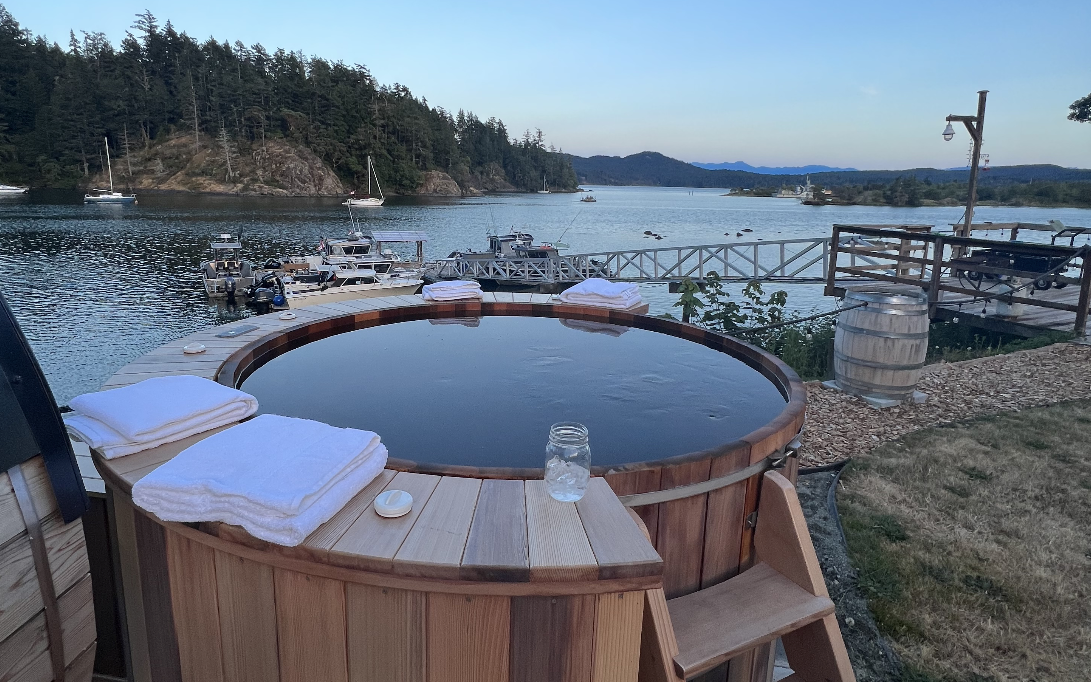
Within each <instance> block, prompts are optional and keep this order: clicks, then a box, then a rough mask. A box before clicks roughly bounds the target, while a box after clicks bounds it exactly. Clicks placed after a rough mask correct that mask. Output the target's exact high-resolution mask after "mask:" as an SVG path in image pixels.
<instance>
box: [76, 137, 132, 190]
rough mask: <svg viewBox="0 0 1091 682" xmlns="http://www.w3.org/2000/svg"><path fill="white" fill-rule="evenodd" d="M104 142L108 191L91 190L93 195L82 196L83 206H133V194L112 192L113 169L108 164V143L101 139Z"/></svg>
mask: <svg viewBox="0 0 1091 682" xmlns="http://www.w3.org/2000/svg"><path fill="white" fill-rule="evenodd" d="M103 140H105V141H106V170H107V172H108V173H109V174H110V189H109V190H105V189H95V190H91V191H93V192H95V194H85V195H83V203H85V204H135V203H136V195H135V194H122V193H121V192H115V191H114V168H113V165H111V163H110V141H109V140H108V139H106V138H103Z"/></svg>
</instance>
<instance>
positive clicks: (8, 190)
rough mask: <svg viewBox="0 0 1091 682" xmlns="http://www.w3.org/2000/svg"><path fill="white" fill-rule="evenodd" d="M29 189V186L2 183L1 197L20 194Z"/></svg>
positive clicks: (0, 187) (0, 188)
mask: <svg viewBox="0 0 1091 682" xmlns="http://www.w3.org/2000/svg"><path fill="white" fill-rule="evenodd" d="M29 191H30V188H29V187H13V186H11V185H0V197H15V196H20V195H23V194H26V193H27V192H29Z"/></svg>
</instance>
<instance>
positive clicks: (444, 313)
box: [217, 301, 805, 597]
mask: <svg viewBox="0 0 1091 682" xmlns="http://www.w3.org/2000/svg"><path fill="white" fill-rule="evenodd" d="M217 379H218V380H219V381H220V382H221V383H224V384H227V385H230V386H233V387H238V388H241V389H242V390H245V391H247V392H249V393H252V394H254V395H255V396H256V397H257V398H258V402H259V404H260V405H261V409H262V411H263V412H269V413H274V414H282V415H287V416H293V417H303V418H309V419H316V420H320V421H323V422H326V423H329V424H332V425H334V426H341V427H354V428H362V429H368V430H373V431H375V432H377V433H379V434H381V436H382V438H383V441H384V443H385V444H386V445H387V447H388V448H389V450H390V456H391V459H390V462H389V463H388V468H390V469H395V470H399V471H408V472H418V473H426V474H436V475H445V476H465V477H470V478H479V479H526V480H534V479H541V478H542V475H543V470H542V465H543V460H544V446H545V440H546V435H547V433H548V430H549V426H550V424H552V423H555V422H560V421H579V422H582V423H584V424H586V425H587V426H588V428H589V430H590V437H591V453H592V455H591V461H592V473H593V474H594V475H596V476H604V477H605V478H606V480H607V482H608V483H609V484H610V486H611V487H612V488H613V490H614V492H615V493H616V494H617V495H619V496H622V497H623V501H624V502H625V503H626V504H628V505H629V506H632V507H633V508H634V509H635V510H636V511H637V512H638V513H639V514H640V515H641V517H642V519H643V520H644V522H645V525H646V526H647V527H648V531H649V533H650V535H651V539H652V542H653V544H654V545H655V547H656V549H657V550H658V552H659V553H660V555H661V556H662V557H663V559H664V562H665V568H664V586H665V589H666V593H667V596H668V597H673V596H677V595H681V594H686V593H689V592H692V591H694V590H697V589H699V588H701V587H707V586H709V585H712V584H715V583H718V582H721V581H723V580H725V579H727V578H729V577H731V576H732V575H734V574H735V573H737V572H738V570H739V568H740V566H742V567H745V566H746V563H747V560H748V558H749V555H750V551H749V546H750V532H749V530H750V529H749V527H748V526H749V524H748V521H747V517H748V516H749V515H750V514H751V513H752V512H753V511H755V510H756V508H757V493H758V489H757V487H758V485H759V481H760V473H761V472H762V471H763V470H764V468H765V466H766V465H767V463H768V462H769V461H770V460H771V459H778V456H779V455H780V454H782V453H783V452H784V450H785V448H786V446H788V444H789V443H790V442H791V441H792V440H793V439H794V438H795V437H796V435H797V433H798V432H799V429H800V427H801V425H802V420H803V413H804V404H805V393H804V390H803V388H802V385H801V384H800V382H799V379H798V378H797V377H796V375H795V374H794V373H793V372H792V371H791V370H790V369H789V368H787V367H786V366H785V365H784V364H783V363H781V362H780V361H779V360H777V359H776V358H774V357H773V356H771V355H769V354H767V353H765V352H763V351H761V350H759V349H757V348H754V347H753V346H749V345H747V344H744V343H741V342H739V341H737V340H735V339H732V338H729V337H725V336H722V335H719V334H714V333H711V332H707V331H704V330H701V329H699V328H696V327H693V326H691V325H685V324H681V323H678V322H674V321H670V320H664V319H658V318H652V317H646V316H640V315H634V314H631V313H624V312H619V311H611V310H603V309H595V308H588V307H582V306H568V305H557V304H535V303H517V302H514V301H512V302H506V301H492V302H482V303H478V302H470V303H445V304H428V305H421V306H410V307H399V308H394V309H389V310H381V311H360V312H357V313H354V314H347V315H344V316H340V317H336V318H333V319H325V320H322V321H316V322H313V323H300V324H298V325H296V326H295V327H294V328H292V329H290V330H286V331H285V332H283V333H281V334H276V335H267V336H265V337H263V338H260V339H256V340H254V341H252V342H250V343H248V344H247V345H246V346H244V347H243V348H241V349H239V350H238V351H237V352H235V353H234V354H232V355H231V356H230V357H229V358H228V359H227V361H226V362H225V363H224V364H223V366H222V367H221V368H220V370H219V372H218V374H217ZM782 462H783V463H786V464H787V465H788V468H789V471H787V472H785V473H786V474H787V475H788V476H789V478H793V479H794V463H795V460H794V459H791V458H789V459H784V460H782ZM747 470H749V472H750V473H749V475H746V474H747V473H748V472H747ZM740 478H741V480H734V479H740ZM717 479H721V480H719V481H717ZM732 481H734V482H732ZM725 482H726V483H729V484H727V485H724V484H723V483H725ZM702 484H703V485H702ZM686 486H693V487H690V488H687V487H686ZM659 491H662V492H659ZM657 492H658V495H655V496H648V495H645V496H644V497H643V498H641V497H640V494H649V493H657ZM629 496H632V497H629Z"/></svg>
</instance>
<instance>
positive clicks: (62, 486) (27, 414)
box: [0, 296, 96, 682]
mask: <svg viewBox="0 0 1091 682" xmlns="http://www.w3.org/2000/svg"><path fill="white" fill-rule="evenodd" d="M88 506H89V503H88V499H87V493H86V491H85V490H84V488H83V479H82V477H81V476H80V475H79V468H78V467H77V465H76V456H75V454H74V453H73V452H72V445H71V442H70V441H69V440H68V436H67V435H66V434H65V430H64V425H63V423H62V422H61V415H60V412H59V410H58V409H57V404H56V403H55V402H54V400H53V394H52V393H51V392H50V390H49V385H48V384H47V383H46V380H45V376H44V375H43V374H42V370H41V368H40V367H39V366H38V363H37V361H36V360H35V358H34V354H33V353H32V352H31V350H30V345H29V344H28V343H27V340H26V338H25V337H24V336H23V333H22V331H21V330H20V329H19V325H18V324H17V323H16V321H15V317H14V315H12V312H11V309H10V308H8V306H7V303H6V302H5V301H4V299H3V297H2V296H0V681H2V682H49V681H50V680H65V681H68V682H88V681H89V680H90V679H91V672H92V668H93V667H94V662H95V641H96V635H95V609H94V603H93V598H92V594H91V575H90V572H91V569H90V564H89V563H88V560H87V547H86V545H85V540H84V535H83V524H82V523H81V522H80V516H82V515H83V514H84V512H86V511H87V508H88Z"/></svg>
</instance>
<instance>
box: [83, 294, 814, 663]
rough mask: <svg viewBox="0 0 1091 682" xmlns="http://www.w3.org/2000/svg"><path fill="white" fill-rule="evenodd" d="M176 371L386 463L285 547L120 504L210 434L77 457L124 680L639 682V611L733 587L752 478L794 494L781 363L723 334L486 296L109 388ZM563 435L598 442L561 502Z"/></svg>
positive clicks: (153, 363)
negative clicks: (378, 454) (576, 491)
mask: <svg viewBox="0 0 1091 682" xmlns="http://www.w3.org/2000/svg"><path fill="white" fill-rule="evenodd" d="M197 344H199V345H200V346H201V347H202V352H200V353H198V354H187V353H186V352H183V351H184V349H186V348H187V347H188V348H189V349H190V350H192V349H193V347H194V346H195V345H197ZM176 374H192V375H196V376H201V377H204V378H207V379H214V380H217V381H219V382H221V383H224V384H227V385H230V386H237V387H241V388H242V389H243V390H246V391H248V392H252V393H254V394H255V395H256V396H257V398H258V400H259V403H260V405H261V410H262V411H265V412H275V413H279V414H283V415H287V416H296V417H304V418H314V419H319V420H321V421H324V422H326V423H329V424H333V425H335V426H345V427H362V428H366V429H369V430H373V431H375V432H377V433H379V434H380V435H381V437H382V438H383V441H384V443H386V445H387V447H388V449H389V451H390V455H391V459H390V460H389V462H388V465H387V469H386V470H385V471H383V472H382V474H381V475H380V476H379V477H378V478H377V479H376V480H375V481H373V482H372V483H371V484H370V485H368V486H367V488H366V489H365V490H363V491H361V492H360V493H359V494H358V495H357V496H356V497H355V498H353V500H352V501H350V502H349V503H348V504H347V505H346V506H345V507H344V508H343V509H342V510H340V511H339V512H337V513H336V514H335V515H334V516H333V517H332V518H331V519H330V520H329V521H327V522H326V523H324V524H322V525H321V526H320V527H319V528H318V529H317V530H316V531H315V532H314V533H312V534H311V535H310V536H308V537H307V538H306V539H305V540H304V541H303V542H302V543H301V544H300V545H298V546H295V547H282V546H278V545H272V544H270V543H267V542H263V541H260V540H257V539H255V538H253V537H251V536H249V535H248V534H247V533H246V532H245V531H244V530H243V529H241V528H238V527H235V526H229V525H227V524H223V523H217V522H207V523H197V524H178V523H167V522H164V521H162V520H160V519H158V518H156V517H155V516H154V515H152V514H149V513H147V512H145V511H143V510H141V509H139V508H138V507H136V506H135V505H133V503H132V498H131V491H132V486H133V484H134V483H136V482H137V481H139V480H140V479H141V478H142V477H143V476H145V475H147V474H148V473H150V472H151V471H154V470H155V469H156V468H157V467H158V466H160V465H162V464H163V463H164V462H166V461H169V460H170V459H172V458H173V457H175V456H176V455H178V454H179V453H180V452H182V451H183V450H184V449H185V448H187V447H189V446H190V445H193V444H194V443H196V442H198V441H200V440H201V439H203V438H206V437H208V436H209V435H211V434H212V433H215V432H216V431H218V430H219V429H217V430H214V431H209V432H205V433H203V434H198V435H196V436H191V437H190V438H187V439H184V440H181V441H177V442H174V443H168V444H166V445H162V446H160V447H157V448H152V449H150V450H145V451H141V452H138V453H136V454H133V455H129V456H126V457H120V458H116V459H112V460H106V459H103V458H102V457H101V456H99V454H98V453H95V452H93V455H94V457H95V464H96V466H97V467H98V469H99V471H100V472H101V473H102V477H103V479H104V481H105V482H106V486H107V494H108V496H109V499H110V508H111V510H112V532H113V533H114V535H115V537H116V543H117V553H118V562H119V567H120V573H121V578H122V583H123V592H124V599H125V607H126V608H125V614H126V621H127V632H128V645H129V651H130V659H131V664H132V669H133V678H134V680H135V681H136V682H146V681H148V680H154V681H156V682H159V681H160V680H171V681H178V682H190V681H193V682H197V681H200V682H206V681H208V680H213V681H220V680H222V681H223V682H229V681H232V680H255V681H257V680H261V681H265V680H279V681H280V682H297V681H298V682H304V681H306V682H310V681H311V680H318V679H321V680H331V681H336V682H355V681H357V680H359V681H365V680H367V681H370V680H377V679H382V680H400V681H404V682H424V681H425V680H427V681H428V682H521V681H524V680H525V681H526V682H531V681H534V682H537V681H539V680H558V681H565V682H567V681H569V680H572V681H575V680H580V681H581V682H585V681H587V680H591V681H592V682H606V681H611V682H621V681H625V682H636V680H637V678H638V667H639V664H640V661H641V651H642V637H643V634H642V633H643V632H644V631H645V629H646V628H645V626H644V623H645V618H646V612H645V597H646V595H647V594H649V593H648V592H647V591H648V590H654V589H656V588H658V587H660V586H662V587H663V588H664V589H665V591H666V594H667V595H668V596H671V597H673V596H677V595H683V594H687V593H691V592H694V591H696V590H698V589H701V588H702V587H707V586H710V585H713V584H716V583H719V582H722V581H724V580H726V579H728V578H730V577H731V576H733V575H735V574H736V573H738V572H739V571H740V570H745V569H747V568H749V566H750V565H751V563H752V561H753V559H752V547H753V542H752V526H753V521H754V516H753V514H754V513H755V512H756V510H757V503H758V498H759V495H760V486H761V481H762V473H763V472H764V471H766V470H767V469H768V468H770V467H772V466H781V467H784V473H785V474H786V475H787V476H788V477H789V478H794V475H795V459H794V457H791V456H786V455H791V454H793V453H792V452H791V451H792V450H793V448H792V446H791V442H792V441H793V440H794V439H795V438H796V435H797V434H798V432H799V429H800V427H801V426H802V423H803V415H804V408H805V403H806V394H805V391H804V388H803V385H802V383H801V382H800V381H799V379H798V378H797V377H796V376H795V374H794V373H793V372H792V371H791V370H790V369H788V368H787V367H786V366H785V365H783V364H782V363H781V362H779V361H778V360H777V359H776V358H774V357H772V356H770V355H768V354H767V353H764V352H763V351H760V350H758V349H756V348H754V347H752V346H749V345H747V344H744V343H741V342H739V341H737V340H735V339H731V338H728V337H725V336H722V335H718V334H714V333H710V332H706V331H704V330H701V329H699V328H697V327H693V326H690V325H684V324H680V323H677V322H673V321H670V320H663V319H657V318H652V317H645V316H640V315H634V314H631V313H624V312H619V311H610V310H603V309H596V308H587V307H581V306H568V305H561V304H556V303H554V302H553V300H552V299H551V297H550V296H547V295H542V294H511V293H501V292H497V293H487V294H485V300H484V301H481V302H472V303H443V304H430V303H426V302H425V301H424V300H423V299H421V298H420V297H418V296H398V297H389V298H375V299H363V300H359V301H347V302H342V303H334V304H326V305H322V306H314V307H310V308H307V309H304V310H299V311H293V316H290V319H286V320H285V319H281V318H280V316H279V315H276V314H272V315H261V316H257V317H252V318H248V319H247V320H245V321H243V322H242V323H233V324H228V325H223V326H221V327H216V328H213V329H209V330H204V331H201V332H197V333H194V334H191V335H189V336H187V337H185V338H182V339H178V340H176V341H173V342H171V343H168V344H166V345H164V346H162V347H160V348H158V349H156V350H154V351H152V352H150V353H148V354H146V355H145V356H143V357H141V358H139V359H137V360H135V361H133V362H132V363H130V364H129V365H126V366H125V367H123V368H122V369H121V370H119V371H118V372H117V373H116V374H115V375H114V376H113V377H111V379H110V380H108V381H107V382H106V384H105V385H104V386H103V388H104V389H108V388H114V387H120V386H125V385H129V384H133V383H137V382H139V381H141V380H143V379H147V378H151V377H156V376H169V375H176ZM563 420H577V421H581V422H583V423H585V424H587V425H588V427H589V429H590V438H591V453H592V465H593V474H594V475H595V477H594V478H592V479H591V481H590V484H589V487H588V491H587V494H586V496H585V497H584V498H583V499H582V500H580V501H579V502H575V503H572V502H558V501H556V500H553V499H552V498H550V497H549V495H548V493H547V492H546V490H545V483H544V481H543V480H541V479H542V465H543V460H544V455H545V452H544V450H545V441H546V435H547V432H548V428H549V426H550V424H552V423H553V422H557V421H563ZM391 489H399V490H407V491H409V492H411V494H412V495H413V498H414V506H413V510H412V511H411V512H410V513H409V514H408V515H406V516H404V517H400V518H396V519H382V518H380V517H379V516H378V515H377V514H376V513H375V512H374V510H373V509H372V507H371V503H372V501H373V500H374V499H375V497H376V495H378V494H379V493H380V492H381V491H383V490H391ZM626 506H628V507H630V509H631V510H632V511H634V512H636V513H637V514H639V517H640V519H641V520H642V521H643V524H644V525H645V526H646V531H647V534H648V537H647V538H646V537H645V534H644V533H643V532H642V530H644V529H641V528H640V527H639V525H638V523H637V522H636V521H635V520H634V517H633V516H632V515H631V514H630V513H629V511H628V510H626V508H625V507H626ZM649 540H650V542H649Z"/></svg>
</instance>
